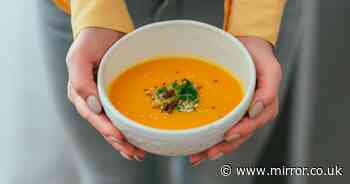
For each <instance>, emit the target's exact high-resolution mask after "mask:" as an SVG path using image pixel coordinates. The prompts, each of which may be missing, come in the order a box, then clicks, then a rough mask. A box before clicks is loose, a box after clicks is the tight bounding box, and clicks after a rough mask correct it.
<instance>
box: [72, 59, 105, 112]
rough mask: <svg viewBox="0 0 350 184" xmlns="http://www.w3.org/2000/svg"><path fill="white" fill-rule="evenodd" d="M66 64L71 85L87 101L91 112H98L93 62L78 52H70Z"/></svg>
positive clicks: (99, 106)
mask: <svg viewBox="0 0 350 184" xmlns="http://www.w3.org/2000/svg"><path fill="white" fill-rule="evenodd" d="M67 65H68V73H69V81H70V82H71V85H72V87H73V88H74V89H75V90H76V92H77V93H78V94H79V96H81V97H82V98H83V99H84V100H85V101H86V102H87V104H88V106H89V108H90V109H91V110H92V111H93V112H95V113H100V112H101V111H102V106H101V104H100V102H99V100H98V98H97V96H98V94H97V87H96V83H95V81H94V80H95V76H94V62H92V61H88V60H85V59H84V57H83V56H80V55H79V54H70V56H67Z"/></svg>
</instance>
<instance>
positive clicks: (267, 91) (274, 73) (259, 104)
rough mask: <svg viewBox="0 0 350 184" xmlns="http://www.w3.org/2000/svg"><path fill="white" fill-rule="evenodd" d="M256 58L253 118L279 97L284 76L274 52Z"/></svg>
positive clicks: (250, 109)
mask: <svg viewBox="0 0 350 184" xmlns="http://www.w3.org/2000/svg"><path fill="white" fill-rule="evenodd" d="M255 60H256V61H255V65H256V70H257V89H256V91H255V94H254V97H253V103H252V105H251V107H250V108H249V117H251V118H255V117H256V116H258V115H259V114H260V113H261V112H262V111H264V109H265V108H266V107H267V106H269V105H271V104H272V103H273V101H274V99H276V98H277V96H278V91H279V86H280V82H281V78H282V71H281V67H280V65H279V63H278V61H277V59H276V58H275V57H274V56H273V55H272V54H271V55H267V56H265V57H262V58H256V59H255Z"/></svg>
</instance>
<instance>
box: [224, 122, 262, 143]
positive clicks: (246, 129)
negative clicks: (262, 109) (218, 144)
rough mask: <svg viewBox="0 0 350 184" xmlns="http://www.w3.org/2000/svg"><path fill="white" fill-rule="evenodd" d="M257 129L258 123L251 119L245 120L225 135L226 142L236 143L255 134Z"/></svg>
mask: <svg viewBox="0 0 350 184" xmlns="http://www.w3.org/2000/svg"><path fill="white" fill-rule="evenodd" d="M259 118H260V116H259ZM256 128H257V121H256V120H255V119H254V120H253V119H250V118H247V117H245V118H243V119H241V120H240V121H239V122H238V123H237V124H235V125H234V126H233V127H231V128H230V129H229V130H228V131H227V132H226V133H225V135H224V140H225V141H227V142H234V141H236V140H238V139H240V138H242V137H245V136H247V135H249V134H251V133H253V132H254V131H255V130H256Z"/></svg>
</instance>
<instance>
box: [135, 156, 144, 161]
mask: <svg viewBox="0 0 350 184" xmlns="http://www.w3.org/2000/svg"><path fill="white" fill-rule="evenodd" d="M134 159H135V160H137V161H140V162H141V161H143V158H141V157H139V156H137V155H134Z"/></svg>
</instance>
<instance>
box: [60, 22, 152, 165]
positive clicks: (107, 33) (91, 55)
mask: <svg viewBox="0 0 350 184" xmlns="http://www.w3.org/2000/svg"><path fill="white" fill-rule="evenodd" d="M123 35H124V34H123V33H120V32H115V31H112V30H107V29H102V28H86V29H84V30H82V31H81V32H80V34H79V36H78V37H77V38H76V39H75V41H74V42H73V44H72V45H71V47H70V49H69V51H68V54H67V58H66V62H67V67H68V73H69V82H68V86H67V89H68V90H67V93H68V98H69V100H70V101H71V102H72V103H73V104H74V106H75V108H76V110H77V111H78V113H79V114H80V115H81V116H82V117H83V118H84V119H86V120H87V121H88V122H89V123H90V124H91V125H92V126H93V127H94V128H95V129H96V130H97V131H98V132H99V133H100V134H101V135H102V136H103V137H104V138H105V139H106V141H107V142H108V143H110V144H111V145H112V146H113V148H114V149H116V150H117V151H119V152H120V154H121V155H122V156H123V157H124V158H126V159H128V160H132V159H135V160H139V161H141V160H143V158H144V155H145V152H144V151H143V150H141V149H139V148H137V147H135V146H133V145H131V144H129V143H128V142H127V141H126V139H125V138H124V136H123V135H122V133H121V132H120V131H119V130H118V129H117V128H116V127H114V126H113V124H112V123H111V121H110V120H109V119H108V117H107V116H106V115H105V114H104V113H103V112H102V111H103V110H102V106H101V104H100V102H99V99H98V93H97V87H96V82H95V77H96V69H97V67H98V65H99V63H100V62H101V58H102V57H103V55H104V54H105V52H106V51H107V49H108V48H109V47H110V46H111V45H112V44H113V43H114V42H116V41H117V40H119V39H120V38H121V37H122V36H123Z"/></svg>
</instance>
